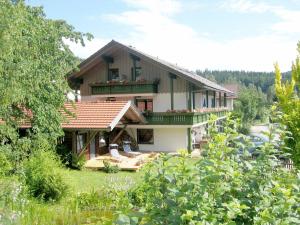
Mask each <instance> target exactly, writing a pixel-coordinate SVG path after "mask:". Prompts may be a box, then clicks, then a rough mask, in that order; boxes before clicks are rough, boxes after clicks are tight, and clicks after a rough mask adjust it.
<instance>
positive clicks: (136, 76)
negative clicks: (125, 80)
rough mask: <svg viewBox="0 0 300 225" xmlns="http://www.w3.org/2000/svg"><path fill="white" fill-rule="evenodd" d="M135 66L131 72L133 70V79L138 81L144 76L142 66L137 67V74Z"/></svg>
mask: <svg viewBox="0 0 300 225" xmlns="http://www.w3.org/2000/svg"><path fill="white" fill-rule="evenodd" d="M133 70H134V68H131V72H132V79H133V80H134V81H138V80H140V79H141V77H142V67H135V74H134V73H133V72H134V71H133Z"/></svg>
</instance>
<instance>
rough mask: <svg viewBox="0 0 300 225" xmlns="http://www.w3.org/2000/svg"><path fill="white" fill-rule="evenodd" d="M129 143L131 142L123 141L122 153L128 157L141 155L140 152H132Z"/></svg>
mask: <svg viewBox="0 0 300 225" xmlns="http://www.w3.org/2000/svg"><path fill="white" fill-rule="evenodd" d="M130 144H131V142H130V141H123V150H124V153H125V154H126V155H128V156H129V157H136V156H139V155H141V153H140V152H134V151H132V150H131V146H130Z"/></svg>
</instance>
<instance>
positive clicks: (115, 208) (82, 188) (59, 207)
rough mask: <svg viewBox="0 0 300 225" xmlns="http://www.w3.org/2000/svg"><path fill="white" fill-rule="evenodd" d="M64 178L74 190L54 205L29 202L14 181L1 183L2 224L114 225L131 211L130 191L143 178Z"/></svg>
mask: <svg viewBox="0 0 300 225" xmlns="http://www.w3.org/2000/svg"><path fill="white" fill-rule="evenodd" d="M63 176H64V179H65V180H66V182H68V186H71V187H72V186H73V188H74V190H73V189H72V188H70V192H69V194H68V195H67V196H66V197H64V198H62V199H61V200H60V201H59V202H51V203H47V202H43V201H37V200H35V199H32V198H30V196H27V195H26V193H27V192H26V188H24V187H23V186H22V184H21V183H19V182H18V181H17V180H15V179H7V178H6V179H0V224H24V225H27V224H28V225H31V224H43V225H48V224H49V225H52V224H66V225H73V224H112V221H113V220H114V219H116V218H115V217H116V213H118V212H124V213H126V214H127V211H128V209H130V206H129V200H128V197H127V191H128V189H131V188H132V187H133V185H134V184H135V182H136V180H137V179H136V178H138V177H139V176H140V174H138V173H129V172H120V173H119V174H106V173H103V172H99V171H97V172H95V171H78V170H66V169H63ZM80 178H83V179H80ZM71 180H73V181H74V182H75V183H73V182H71ZM94 182H97V183H94ZM82 184H84V185H82Z"/></svg>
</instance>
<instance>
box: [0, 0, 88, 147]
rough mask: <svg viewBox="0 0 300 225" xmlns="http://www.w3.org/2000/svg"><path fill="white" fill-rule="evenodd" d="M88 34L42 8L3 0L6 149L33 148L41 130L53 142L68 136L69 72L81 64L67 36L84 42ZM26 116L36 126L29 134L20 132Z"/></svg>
mask: <svg viewBox="0 0 300 225" xmlns="http://www.w3.org/2000/svg"><path fill="white" fill-rule="evenodd" d="M85 36H86V37H87V38H88V39H90V38H91V36H90V35H89V34H83V33H80V32H76V31H75V30H74V27H72V26H70V25H69V24H67V23H66V22H64V21H62V20H51V19H47V18H46V16H45V14H44V12H43V9H42V8H41V7H31V6H27V5H26V4H25V3H24V1H22V0H19V1H12V0H0V93H1V96H0V118H1V120H2V121H1V123H0V148H2V149H3V148H5V149H6V150H7V149H8V148H10V150H12V148H14V149H15V150H19V149H21V148H23V147H24V146H26V147H24V148H25V149H30V148H31V147H32V143H31V141H34V140H37V139H38V138H37V137H40V135H42V136H43V138H46V139H47V140H48V141H50V142H55V141H56V139H57V137H58V136H60V135H62V129H61V122H62V120H63V118H62V116H61V113H60V110H62V109H63V105H64V102H65V101H66V100H67V97H66V95H67V93H68V92H69V91H70V89H69V87H68V84H67V73H68V72H69V71H71V70H73V69H75V68H76V65H77V64H78V59H77V58H76V57H75V56H74V55H73V53H72V52H71V50H70V49H69V47H68V45H67V44H66V43H65V40H69V41H73V42H76V43H81V44H82V45H84V37H85ZM24 121H28V122H30V123H31V125H32V129H31V133H30V135H29V138H28V137H27V138H20V137H19V133H18V127H19V125H20V124H21V123H23V122H24ZM24 142H26V143H27V144H26V145H25V144H24ZM21 143H22V144H23V145H22V147H20V146H19V145H21ZM30 143H31V144H30ZM0 150H1V149H0Z"/></svg>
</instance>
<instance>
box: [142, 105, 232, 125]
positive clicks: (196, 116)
mask: <svg viewBox="0 0 300 225" xmlns="http://www.w3.org/2000/svg"><path fill="white" fill-rule="evenodd" d="M228 111H229V110H228V109H227V108H214V109H207V110H205V111H202V112H149V113H145V115H144V116H145V118H146V120H147V122H148V124H151V125H195V124H198V123H205V122H207V121H208V120H209V118H210V116H211V115H216V116H217V117H218V118H221V117H225V116H226V114H227V112H228Z"/></svg>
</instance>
